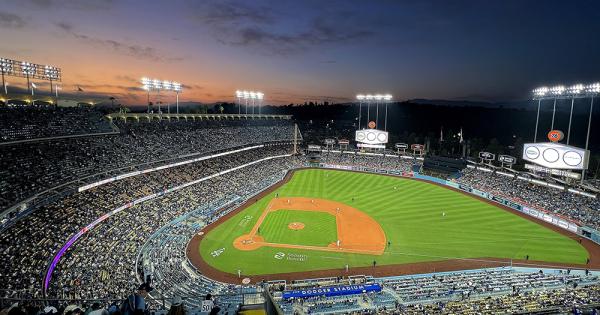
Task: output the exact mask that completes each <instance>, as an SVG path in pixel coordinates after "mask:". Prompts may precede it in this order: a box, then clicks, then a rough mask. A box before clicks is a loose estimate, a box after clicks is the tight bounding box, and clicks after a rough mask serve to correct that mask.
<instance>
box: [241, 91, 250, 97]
mask: <svg viewBox="0 0 600 315" xmlns="http://www.w3.org/2000/svg"><path fill="white" fill-rule="evenodd" d="M242 93H244V98H250V92H248V91H243V92H242Z"/></svg>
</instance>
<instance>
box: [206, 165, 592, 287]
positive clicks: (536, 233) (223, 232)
mask: <svg viewBox="0 0 600 315" xmlns="http://www.w3.org/2000/svg"><path fill="white" fill-rule="evenodd" d="M276 192H277V193H279V197H288V196H289V197H309V198H323V199H330V200H334V201H338V202H342V203H345V204H348V205H350V206H352V207H354V208H357V209H359V210H361V211H363V212H365V213H367V214H368V215H370V216H371V217H372V218H374V219H375V220H376V221H378V222H379V223H380V224H381V226H382V228H383V230H384V232H385V234H386V238H387V239H388V240H389V241H390V242H391V246H389V247H388V248H387V249H386V251H385V253H384V254H383V255H381V256H372V255H364V254H347V253H335V252H322V251H312V250H300V249H283V250H282V249H277V248H269V247H262V248H259V249H257V250H254V251H240V250H237V249H235V248H234V247H233V245H232V243H233V240H234V239H235V238H237V237H238V236H240V235H243V234H247V233H248V232H249V231H250V230H251V228H252V226H253V225H254V224H255V223H256V221H257V219H258V217H259V216H260V214H261V213H262V211H263V209H264V208H265V207H266V205H267V204H268V202H269V201H270V200H271V199H272V198H273V197H274V196H275V193H276ZM276 192H273V193H271V194H269V195H267V196H265V197H264V198H262V199H260V200H259V201H258V202H257V203H255V204H253V205H252V206H250V207H248V208H246V209H245V210H243V211H241V212H240V213H238V214H237V215H235V216H234V217H232V218H231V219H229V220H228V221H227V222H225V223H223V224H221V225H219V226H218V227H216V228H215V229H213V230H212V231H210V232H209V233H207V235H206V236H205V238H204V239H203V240H202V242H201V243H200V248H199V251H200V254H201V255H202V257H203V259H204V260H205V261H206V262H207V263H208V264H210V265H211V266H213V267H215V268H217V269H219V270H221V271H225V272H229V273H237V270H238V269H241V270H242V272H243V273H244V274H248V275H258V274H272V273H283V272H294V271H311V270H320V269H331V268H343V266H345V264H349V265H350V266H351V267H355V266H369V265H371V264H372V262H373V260H376V261H377V264H378V265H386V264H402V263H414V262H425V261H440V260H445V259H449V258H478V257H497V258H511V259H523V258H524V257H525V256H526V255H529V259H530V260H540V261H546V262H549V263H552V262H557V263H581V264H583V263H585V262H586V259H587V257H588V253H587V251H586V250H585V248H583V246H581V245H580V244H579V243H578V242H577V241H575V240H573V239H570V238H568V237H566V236H563V235H561V234H559V233H556V232H554V231H552V230H550V229H548V228H546V227H544V226H541V225H539V224H537V223H535V222H532V221H529V220H526V219H523V218H521V217H519V216H517V215H515V214H512V213H510V212H508V211H505V210H502V209H500V208H498V207H496V206H493V205H491V204H488V203H485V202H483V201H480V200H478V199H475V198H472V197H470V196H466V195H464V194H462V193H459V192H456V191H453V190H450V189H447V188H444V187H440V186H437V185H433V184H429V183H426V182H422V181H416V180H411V179H405V178H397V177H389V176H381V175H375V174H364V173H353V172H344V171H333V170H320V169H311V170H302V171H298V172H296V173H295V174H294V176H293V177H292V179H291V180H290V181H289V182H288V183H286V184H285V185H283V186H281V187H280V188H279V189H277V191H276ZM353 198H354V201H353ZM280 211H281V210H280ZM292 212H293V211H284V212H282V214H281V215H278V214H277V212H275V213H270V214H269V216H271V215H274V214H275V216H273V217H272V218H268V220H269V224H268V225H267V226H266V228H267V230H263V228H261V233H262V234H264V236H265V237H266V238H268V239H276V240H281V242H286V243H287V242H290V243H292V242H302V243H301V244H306V243H305V242H307V241H309V242H317V241H321V238H323V240H322V243H320V244H318V245H321V244H324V243H327V242H330V241H329V239H327V238H328V237H330V236H329V235H335V230H332V233H333V234H331V233H327V232H323V230H327V229H326V228H323V227H320V228H318V229H314V231H313V228H310V229H307V230H306V232H309V231H312V232H311V236H310V237H308V238H309V239H305V238H303V237H300V238H297V239H295V238H294V237H295V236H294V235H293V234H291V233H297V232H302V231H290V230H289V229H288V228H287V224H289V222H292V221H301V220H296V219H293V220H292V221H289V222H288V220H289V219H290V218H289V217H288V218H286V216H294V215H297V214H294V213H292ZM442 212H445V213H446V216H445V217H443V216H442ZM315 214H317V213H312V214H311V216H312V215H315ZM249 217H251V218H250V219H248V218H249ZM314 218H317V217H314ZM311 219H312V218H307V220H311ZM317 221H320V220H317ZM303 223H306V222H303ZM317 223H323V224H325V222H317ZM311 224H312V223H311ZM327 225H330V224H327ZM278 227H281V229H283V230H284V231H285V233H283V232H281V231H279V232H278V231H277V229H278ZM271 228H272V229H271ZM333 228H334V229H335V224H333ZM313 232H314V233H315V234H313ZM356 233H360V231H356ZM334 237H335V236H334ZM292 244H293V243H292ZM221 248H225V251H223V253H222V254H221V255H219V256H217V257H212V256H211V255H210V253H211V252H212V251H214V250H217V249H221ZM277 252H284V253H286V254H288V255H289V254H300V255H306V257H307V259H305V260H303V261H295V260H287V259H276V258H274V256H275V253H277Z"/></svg>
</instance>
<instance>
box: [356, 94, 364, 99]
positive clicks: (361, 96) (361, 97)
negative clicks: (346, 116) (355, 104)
mask: <svg viewBox="0 0 600 315" xmlns="http://www.w3.org/2000/svg"><path fill="white" fill-rule="evenodd" d="M356 99H357V100H359V101H362V100H364V99H365V96H364V95H362V94H358V95H356Z"/></svg>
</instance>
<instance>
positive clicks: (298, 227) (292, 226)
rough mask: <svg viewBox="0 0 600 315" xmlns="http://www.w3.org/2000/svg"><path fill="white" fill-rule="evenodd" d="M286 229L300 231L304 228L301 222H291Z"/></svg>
mask: <svg viewBox="0 0 600 315" xmlns="http://www.w3.org/2000/svg"><path fill="white" fill-rule="evenodd" d="M288 228H289V229H290V230H302V229H303V228H304V223H302V222H292V223H290V224H288Z"/></svg>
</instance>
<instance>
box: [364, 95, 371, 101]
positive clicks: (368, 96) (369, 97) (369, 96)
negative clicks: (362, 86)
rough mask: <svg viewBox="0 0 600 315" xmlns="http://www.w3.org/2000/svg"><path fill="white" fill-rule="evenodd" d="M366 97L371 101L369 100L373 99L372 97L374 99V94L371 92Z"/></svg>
mask: <svg viewBox="0 0 600 315" xmlns="http://www.w3.org/2000/svg"><path fill="white" fill-rule="evenodd" d="M365 99H366V100H367V101H369V100H372V99H373V95H371V94H367V95H366V96H365Z"/></svg>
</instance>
